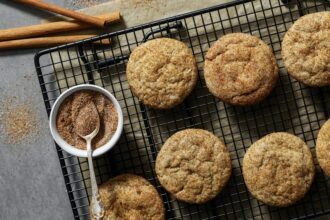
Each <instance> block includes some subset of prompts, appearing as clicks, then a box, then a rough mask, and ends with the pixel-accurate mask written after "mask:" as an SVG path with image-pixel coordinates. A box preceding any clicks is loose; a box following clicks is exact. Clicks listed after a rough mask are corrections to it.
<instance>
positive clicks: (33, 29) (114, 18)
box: [0, 11, 120, 41]
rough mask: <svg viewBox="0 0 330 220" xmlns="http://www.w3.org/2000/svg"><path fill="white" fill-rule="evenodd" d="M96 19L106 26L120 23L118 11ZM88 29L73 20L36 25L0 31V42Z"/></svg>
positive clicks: (84, 24)
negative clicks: (102, 20)
mask: <svg viewBox="0 0 330 220" xmlns="http://www.w3.org/2000/svg"><path fill="white" fill-rule="evenodd" d="M96 17H98V18H101V19H104V20H105V23H106V24H110V23H115V22H119V21H120V13H119V11H116V12H112V13H109V14H104V15H98V16H96ZM90 27H91V25H89V24H86V23H82V22H80V21H74V20H73V21H58V22H50V23H45V24H37V25H31V26H26V27H18V28H12V29H5V30H0V41H7V40H15V39H22V38H30V37H38V36H44V35H48V34H54V33H60V32H68V31H75V30H82V29H87V28H90Z"/></svg>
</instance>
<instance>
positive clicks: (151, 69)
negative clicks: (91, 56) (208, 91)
mask: <svg viewBox="0 0 330 220" xmlns="http://www.w3.org/2000/svg"><path fill="white" fill-rule="evenodd" d="M197 76H198V73H197V65H196V60H195V58H194V56H193V54H192V52H191V50H190V49H189V48H188V47H187V46H186V45H185V44H184V43H183V42H180V41H178V40H174V39H170V38H159V39H154V40H150V41H148V42H146V43H144V44H142V45H140V46H138V47H137V48H135V49H134V50H133V52H132V54H131V56H130V58H129V61H128V64H127V80H128V83H129V85H130V88H131V90H132V92H133V94H134V95H135V96H137V97H138V98H139V100H140V101H142V102H143V103H144V104H145V105H148V106H150V107H152V108H155V109H169V108H172V107H174V106H175V105H178V104H180V103H181V102H182V101H183V100H184V99H185V98H186V97H187V96H188V95H189V93H190V92H191V91H192V90H193V88H194V87H195V85H196V82H197Z"/></svg>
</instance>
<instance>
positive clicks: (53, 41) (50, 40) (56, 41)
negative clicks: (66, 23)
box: [0, 35, 110, 50]
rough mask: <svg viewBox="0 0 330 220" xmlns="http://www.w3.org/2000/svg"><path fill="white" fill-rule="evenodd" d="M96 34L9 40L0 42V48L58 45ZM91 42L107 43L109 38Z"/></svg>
mask: <svg viewBox="0 0 330 220" xmlns="http://www.w3.org/2000/svg"><path fill="white" fill-rule="evenodd" d="M95 36H97V35H73V36H54V37H53V36H52V37H38V38H28V39H20V40H10V41H2V42H0V50H9V49H22V48H41V47H51V46H58V45H62V44H67V43H73V42H76V41H79V40H84V39H88V38H91V37H95ZM93 43H101V44H102V45H109V44H110V40H109V39H103V40H101V41H95V42H93Z"/></svg>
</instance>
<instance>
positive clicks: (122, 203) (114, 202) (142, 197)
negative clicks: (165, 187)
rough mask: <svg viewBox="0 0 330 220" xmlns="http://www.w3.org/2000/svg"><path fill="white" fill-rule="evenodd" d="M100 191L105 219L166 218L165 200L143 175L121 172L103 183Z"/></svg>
mask: <svg viewBox="0 0 330 220" xmlns="http://www.w3.org/2000/svg"><path fill="white" fill-rule="evenodd" d="M99 193H100V197H101V201H102V202H103V205H104V209H105V214H104V217H103V219H104V220H132V219H141V220H142V219H143V220H165V208H164V205H163V201H162V200H161V198H160V196H159V194H158V192H157V190H156V189H155V187H154V186H153V185H151V184H150V183H149V182H148V181H147V180H146V179H144V178H143V177H140V176H137V175H133V174H121V175H119V176H116V177H114V178H112V179H110V180H108V181H107V182H105V183H103V184H102V185H101V186H100V187H99ZM92 219H94V218H92Z"/></svg>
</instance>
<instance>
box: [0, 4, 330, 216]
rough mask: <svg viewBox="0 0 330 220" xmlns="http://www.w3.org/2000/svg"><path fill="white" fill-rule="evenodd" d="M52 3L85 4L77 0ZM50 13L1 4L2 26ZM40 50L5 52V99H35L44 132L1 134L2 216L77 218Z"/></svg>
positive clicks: (0, 85)
mask: <svg viewBox="0 0 330 220" xmlns="http://www.w3.org/2000/svg"><path fill="white" fill-rule="evenodd" d="M48 1H49V2H54V3H57V4H59V5H62V6H66V7H75V8H79V7H77V6H74V5H73V4H72V1H73V0H69V1H68V0H48ZM100 2H104V0H100ZM48 16H49V14H47V13H41V12H40V11H38V10H34V9H31V8H28V7H26V6H18V5H17V4H15V3H13V2H11V1H1V2H0V29H5V28H12V27H17V26H24V25H30V24H37V23H39V22H40V20H42V19H44V18H46V17H48ZM36 51H37V50H20V51H7V52H1V51H0V94H1V96H0V102H1V101H3V100H6V99H10V98H11V97H13V96H16V97H17V102H19V103H27V102H28V103H31V104H32V105H33V106H34V111H35V112H36V116H37V121H38V128H37V129H38V135H36V136H33V137H32V138H30V139H28V140H26V142H23V143H19V144H8V143H6V142H5V141H4V137H1V136H0V220H16V219H17V220H18V219H24V220H39V219H41V220H43V219H49V220H52V219H54V220H57V219H61V220H66V219H73V214H72V211H71V206H70V203H69V199H68V196H67V193H66V191H65V185H64V180H63V176H62V173H61V169H60V165H59V162H58V158H57V154H56V152H55V148H54V144H53V141H52V138H51V136H50V133H49V130H48V120H47V115H46V112H45V109H44V105H43V100H42V96H41V94H40V87H39V84H38V81H37V77H36V74H35V69H34V64H33V56H34V54H35V52H36ZM1 108H3V106H1V105H0V110H1ZM0 123H1V122H0ZM320 219H327V217H323V218H320Z"/></svg>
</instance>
